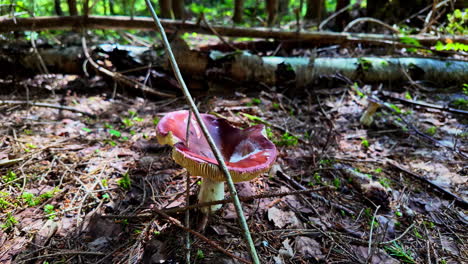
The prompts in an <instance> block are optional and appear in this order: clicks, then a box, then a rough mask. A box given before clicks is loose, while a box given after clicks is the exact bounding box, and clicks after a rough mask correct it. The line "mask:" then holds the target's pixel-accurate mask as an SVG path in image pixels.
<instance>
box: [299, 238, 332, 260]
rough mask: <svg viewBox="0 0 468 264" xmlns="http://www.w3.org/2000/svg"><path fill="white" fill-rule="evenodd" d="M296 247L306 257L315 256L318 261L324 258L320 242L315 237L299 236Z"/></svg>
mask: <svg viewBox="0 0 468 264" xmlns="http://www.w3.org/2000/svg"><path fill="white" fill-rule="evenodd" d="M294 249H295V250H296V252H297V253H299V254H300V255H302V256H304V257H305V258H313V259H315V260H316V261H318V260H321V259H324V258H325V255H324V254H323V253H322V250H321V246H320V244H319V243H318V242H317V241H315V240H314V239H312V238H310V237H306V236H298V237H296V240H295V246H294Z"/></svg>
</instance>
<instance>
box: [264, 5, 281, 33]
mask: <svg viewBox="0 0 468 264" xmlns="http://www.w3.org/2000/svg"><path fill="white" fill-rule="evenodd" d="M266 8H267V12H268V22H267V24H268V26H269V27H271V26H273V25H274V24H276V18H277V17H278V8H279V0H266Z"/></svg>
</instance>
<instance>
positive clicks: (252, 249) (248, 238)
mask: <svg viewBox="0 0 468 264" xmlns="http://www.w3.org/2000/svg"><path fill="white" fill-rule="evenodd" d="M146 5H147V6H148V9H149V10H150V12H151V15H152V16H153V19H154V22H155V23H156V27H157V28H158V30H159V32H160V34H161V37H162V40H163V44H164V46H165V48H166V50H167V53H168V56H169V61H170V62H171V66H172V69H173V70H174V74H175V77H176V79H177V81H178V82H179V84H180V86H181V88H182V92H183V93H184V96H185V98H186V99H187V102H188V103H189V106H190V109H191V110H192V112H193V114H194V115H195V118H196V119H197V122H198V124H199V126H200V128H201V129H202V132H203V134H204V135H205V138H206V140H207V141H208V144H209V145H210V148H211V150H212V151H213V154H214V156H215V158H216V161H217V162H218V166H219V168H220V169H221V170H222V171H223V173H224V175H225V176H226V181H227V185H228V188H229V192H230V193H231V196H232V197H233V199H234V206H235V208H236V213H237V217H238V218H239V224H240V226H241V228H242V230H243V234H244V238H245V240H246V242H247V246H248V248H249V251H250V256H251V257H252V260H253V263H255V264H260V260H259V258H258V255H257V251H256V249H255V245H254V243H253V240H252V236H251V235H250V231H249V227H248V225H247V221H246V220H245V217H244V212H243V210H242V205H241V203H240V200H239V197H238V196H237V191H236V187H235V186H234V182H233V180H232V177H231V174H230V173H229V170H228V168H227V166H226V163H225V162H224V159H223V156H222V155H221V152H220V151H219V149H218V148H217V147H216V144H215V142H214V140H213V138H212V137H211V135H210V133H209V132H208V129H207V128H206V126H205V123H204V122H203V120H202V118H201V115H200V113H199V112H198V108H197V106H196V105H195V102H194V101H193V98H192V95H191V94H190V92H189V90H188V88H187V85H186V84H185V82H184V79H183V77H182V74H181V73H180V70H179V66H178V65H177V61H176V59H175V57H174V54H173V53H172V49H171V46H170V44H169V41H168V40H167V36H166V33H165V31H164V28H163V26H162V25H161V21H159V18H158V15H156V12H155V11H154V8H153V5H152V4H151V2H150V0H146Z"/></svg>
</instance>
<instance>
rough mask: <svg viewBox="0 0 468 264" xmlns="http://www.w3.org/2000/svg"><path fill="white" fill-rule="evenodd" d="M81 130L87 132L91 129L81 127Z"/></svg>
mask: <svg viewBox="0 0 468 264" xmlns="http://www.w3.org/2000/svg"><path fill="white" fill-rule="evenodd" d="M81 130H83V131H84V132H87V133H90V132H91V131H92V130H91V129H89V128H87V127H82V128H81Z"/></svg>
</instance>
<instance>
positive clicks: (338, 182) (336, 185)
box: [333, 178, 341, 189]
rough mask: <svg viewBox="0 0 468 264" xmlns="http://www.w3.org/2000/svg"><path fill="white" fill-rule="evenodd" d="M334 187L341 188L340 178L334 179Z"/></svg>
mask: <svg viewBox="0 0 468 264" xmlns="http://www.w3.org/2000/svg"><path fill="white" fill-rule="evenodd" d="M333 186H335V187H336V188H337V189H339V188H341V180H340V179H339V178H334V179H333Z"/></svg>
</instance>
